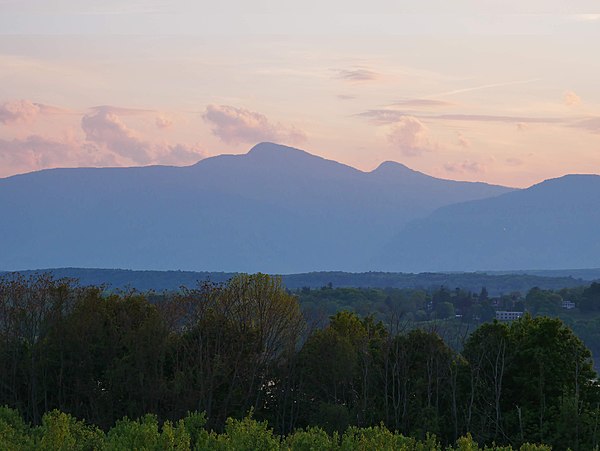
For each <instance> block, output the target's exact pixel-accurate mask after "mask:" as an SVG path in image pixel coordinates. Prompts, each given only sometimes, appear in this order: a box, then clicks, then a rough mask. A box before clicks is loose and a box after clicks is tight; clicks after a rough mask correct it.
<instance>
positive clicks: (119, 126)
mask: <svg viewBox="0 0 600 451" xmlns="http://www.w3.org/2000/svg"><path fill="white" fill-rule="evenodd" d="M81 128H82V129H83V131H84V132H85V137H86V140H88V141H91V142H93V143H96V144H100V145H104V146H106V148H108V149H109V150H111V151H112V152H115V153H116V154H119V155H122V156H125V157H127V158H129V159H131V160H132V161H134V162H136V163H141V164H148V163H150V162H151V161H152V158H151V156H150V154H149V152H148V146H147V144H146V143H145V142H143V141H142V140H141V139H140V138H139V137H138V136H137V135H136V133H135V132H134V131H133V130H131V129H129V128H128V127H127V126H126V125H125V124H124V123H123V122H122V121H121V119H120V118H119V117H118V116H117V115H116V114H114V113H112V112H111V111H109V110H104V109H99V110H96V112H95V113H93V114H88V115H86V116H84V117H83V119H81Z"/></svg>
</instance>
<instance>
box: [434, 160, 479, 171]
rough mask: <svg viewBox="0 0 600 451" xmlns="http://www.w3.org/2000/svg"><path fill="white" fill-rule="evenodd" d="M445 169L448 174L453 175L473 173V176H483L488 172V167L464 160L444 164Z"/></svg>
mask: <svg viewBox="0 0 600 451" xmlns="http://www.w3.org/2000/svg"><path fill="white" fill-rule="evenodd" d="M444 169H445V170H446V171H447V172H451V173H458V174H461V173H462V174H464V173H471V174H481V173H484V172H485V171H486V169H487V168H486V166H485V165H484V164H483V163H480V162H478V161H472V160H464V161H461V162H458V163H446V164H444Z"/></svg>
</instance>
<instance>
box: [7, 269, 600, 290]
mask: <svg viewBox="0 0 600 451" xmlns="http://www.w3.org/2000/svg"><path fill="white" fill-rule="evenodd" d="M575 271H576V272H583V273H585V274H587V275H589V276H592V278H591V279H584V278H578V277H573V276H572V273H573V270H560V271H536V272H542V273H552V276H546V275H533V274H528V271H523V272H521V271H519V272H514V273H510V272H504V273H503V274H488V273H480V272H471V273H465V272H452V273H421V274H412V273H411V274H408V273H394V272H373V271H369V272H363V273H350V272H341V271H323V272H310V273H301V274H286V275H284V276H282V282H283V284H284V285H285V287H286V288H288V289H290V290H296V289H300V288H303V287H310V288H313V289H318V288H321V287H325V286H328V285H330V284H331V285H332V286H333V287H335V288H347V287H352V288H410V289H424V290H429V289H431V290H436V289H438V288H439V287H441V286H445V287H448V288H451V289H454V288H456V287H460V288H462V289H465V290H471V291H473V292H479V291H480V290H481V287H486V289H487V291H488V293H489V294H490V295H491V296H499V295H501V294H508V293H512V292H515V291H519V292H521V293H523V294H525V293H527V292H528V291H529V290H530V289H531V288H533V287H539V288H542V289H547V290H559V289H561V288H567V287H577V286H582V285H589V283H590V281H591V280H594V279H598V278H600V269H583V270H575ZM43 272H45V273H50V274H52V276H54V277H55V278H57V279H62V278H69V279H76V280H77V281H78V283H79V284H80V285H81V286H87V285H96V286H100V285H103V286H106V287H107V288H108V289H116V290H127V289H136V290H139V291H148V290H154V291H156V292H162V291H178V290H180V289H181V287H187V288H194V287H196V286H198V284H199V283H200V284H201V283H203V282H205V281H207V280H208V281H211V282H214V283H223V282H227V281H228V280H229V279H230V278H231V277H233V276H234V275H235V273H226V272H206V271H204V272H195V271H149V270H144V271H134V270H129V269H127V270H125V269H92V268H54V269H47V270H44V271H43ZM20 273H21V275H23V276H24V277H32V276H34V277H35V275H36V274H39V273H40V271H21V272H20ZM0 277H9V278H10V277H11V275H10V273H3V272H1V271H0Z"/></svg>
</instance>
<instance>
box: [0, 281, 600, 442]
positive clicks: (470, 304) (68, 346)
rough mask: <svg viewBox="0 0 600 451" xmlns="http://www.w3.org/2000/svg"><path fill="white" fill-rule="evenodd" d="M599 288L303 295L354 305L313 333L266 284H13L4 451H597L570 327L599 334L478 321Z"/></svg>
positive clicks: (582, 355)
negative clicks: (157, 289)
mask: <svg viewBox="0 0 600 451" xmlns="http://www.w3.org/2000/svg"><path fill="white" fill-rule="evenodd" d="M595 289H596V287H593V289H592V287H590V289H589V290H588V291H587V292H586V289H580V290H571V289H569V290H561V291H560V293H556V292H551V291H546V290H542V289H533V290H531V291H530V293H529V294H528V296H527V297H526V298H525V299H523V298H522V297H521V296H520V295H518V294H515V293H511V294H509V295H505V296H502V297H498V298H490V297H489V293H488V295H487V296H486V295H485V292H484V291H483V290H482V292H481V293H477V292H475V293H474V292H471V291H467V290H463V289H460V288H456V289H453V290H449V289H447V288H444V287H441V288H438V289H436V290H434V291H432V292H426V291H423V290H398V289H368V290H360V289H337V288H333V287H331V286H326V287H324V288H323V289H322V290H309V289H307V290H302V293H301V296H312V297H313V301H314V302H315V303H317V302H320V300H323V299H330V300H332V302H338V301H339V302H340V304H339V305H345V303H350V304H352V303H353V302H354V300H358V303H356V302H354V304H353V311H337V312H335V313H334V314H332V315H331V316H330V318H329V321H328V322H327V321H323V322H322V323H321V324H322V327H316V326H315V325H316V324H319V323H318V322H316V321H314V322H311V323H310V324H311V329H310V331H307V330H306V328H305V325H306V323H305V321H304V318H303V315H302V313H301V311H300V308H299V303H298V299H297V298H296V297H295V296H293V295H292V294H290V293H289V292H286V290H285V289H284V288H283V287H282V285H281V281H280V279H278V278H272V277H270V276H267V275H264V274H256V275H246V274H241V275H238V276H236V277H234V278H233V279H231V280H230V281H229V282H228V283H226V284H222V285H215V284H210V283H207V284H204V285H201V286H199V287H198V288H196V289H193V290H182V291H181V292H180V293H178V294H164V295H155V294H140V293H135V292H124V293H112V294H107V293H106V292H105V291H104V290H102V289H100V288H94V287H88V288H80V287H77V286H75V285H72V282H69V281H55V280H52V279H51V278H49V277H48V276H42V277H39V278H37V279H36V278H32V279H24V278H22V277H18V276H15V277H14V278H12V279H2V280H0V381H1V382H2V383H0V403H5V404H7V405H8V406H10V407H11V408H15V409H16V410H11V409H10V408H8V407H7V408H3V409H2V410H0V445H1V446H0V449H3V448H6V449H32V448H38V449H148V450H152V449H169V450H186V449H197V450H208V449H239V448H242V449H278V448H280V447H282V446H283V447H284V448H285V447H288V448H297V449H311V447H317V446H321V447H323V446H324V447H326V448H327V447H329V448H330V449H337V448H339V447H343V448H344V449H369V448H373V447H375V448H382V449H386V448H389V449H404V448H405V449H438V448H440V447H441V446H445V447H448V446H450V444H455V445H454V446H456V447H458V449H479V448H478V446H483V447H484V449H486V448H485V446H488V447H490V446H492V448H488V449H494V447H496V448H497V449H503V448H502V446H508V444H513V446H521V445H523V444H526V443H528V442H533V443H548V444H551V445H553V446H554V447H555V448H557V449H566V448H567V447H569V446H571V447H574V445H576V446H577V447H578V448H579V449H593V448H594V447H595V446H597V445H598V438H597V437H598V434H597V430H598V427H597V425H598V424H599V423H600V409H599V408H598V406H599V405H600V385H599V384H598V383H597V382H595V381H596V374H595V372H594V371H593V368H592V363H591V354H590V352H589V350H588V349H587V348H586V346H585V345H584V344H583V342H582V341H581V340H580V339H579V338H577V336H575V334H574V333H573V331H572V330H571V329H570V327H567V324H569V325H571V324H572V325H573V326H574V327H575V328H579V329H578V330H580V331H582V333H583V337H584V338H586V339H592V340H593V339H595V338H596V336H597V335H598V331H597V329H598V324H597V321H596V320H594V318H593V317H592V318H581V317H578V316H577V315H578V312H572V313H570V312H569V314H568V315H567V316H566V318H567V319H568V321H569V322H568V323H566V322H562V321H561V320H559V319H556V318H554V319H552V318H547V317H532V316H531V315H529V314H526V315H525V316H524V317H523V318H522V319H520V320H518V321H514V322H511V323H500V322H492V323H487V324H483V325H481V326H480V327H478V328H475V329H474V326H473V325H472V323H470V322H469V320H468V319H467V317H469V316H470V317H471V318H475V317H477V316H481V317H483V316H484V315H487V314H489V313H490V311H491V312H493V307H492V304H493V306H495V307H497V308H502V309H513V308H515V307H516V306H518V305H519V303H524V304H526V305H527V306H528V307H529V308H530V309H531V310H536V311H538V312H541V311H549V310H551V309H552V308H556V307H557V305H558V302H559V300H560V299H561V298H563V297H564V298H566V299H574V300H576V301H578V300H581V299H583V298H584V297H586V296H587V297H589V296H590V293H592V294H593V292H594V290H595ZM315 293H319V295H318V296H316V295H315ZM486 297H487V299H486ZM313 301H311V302H313ZM578 302H579V301H578ZM453 309H454V311H455V312H456V313H459V312H460V315H462V318H454V317H453V314H452V311H453ZM363 310H364V311H365V312H367V311H368V312H369V314H368V315H362V316H361V315H360V314H359V313H358V312H360V311H363ZM575 310H576V309H575ZM444 312H445V313H444ZM408 314H411V317H412V318H416V317H419V316H422V317H423V319H424V320H427V321H425V322H423V323H421V324H420V326H421V327H420V328H417V327H416V325H415V323H407V322H406V318H407V316H408ZM441 316H450V318H448V319H439V317H441ZM473 329H474V331H473ZM463 343H464V347H463V346H461V345H462V344H463ZM57 408H60V409H62V412H61V411H57V410H52V409H57ZM249 410H252V412H253V415H255V417H256V419H254V418H253V417H252V416H246V417H244V415H245V414H246V412H248V411H249ZM190 411H191V412H195V413H190ZM198 411H201V412H204V413H197V412H198ZM17 412H19V414H17ZM44 412H46V413H44ZM64 412H68V413H64ZM147 412H153V413H155V415H146V414H147ZM21 415H22V417H21ZM22 418H23V419H24V420H25V421H23V419H22ZM75 418H78V419H77V420H76V419H75ZM118 418H124V419H121V420H118V421H117V419H118ZM127 418H138V419H137V420H128V419H127ZM79 419H82V420H79ZM159 419H160V421H159ZM115 421H116V424H115ZM27 422H29V423H31V424H33V425H34V427H30V426H29V425H28V424H27ZM86 424H95V425H98V426H99V427H100V428H101V430H103V431H107V435H106V436H104V433H103V432H101V430H99V429H97V428H96V427H92V426H87V425H86ZM271 428H272V429H271ZM392 430H394V431H397V432H395V433H392V432H391V431H392ZM295 431H296V432H295ZM468 433H470V434H472V438H471V436H470V435H465V434H468ZM432 434H435V437H434V436H433V435H432ZM286 436H287V438H282V439H280V437H286ZM461 436H463V437H461ZM476 442H477V443H478V444H479V445H478V444H476ZM494 443H496V444H498V445H495V444H494ZM527 446H528V445H527ZM403 447H404V448H403ZM427 447H429V448H427ZM498 447H499V448H498ZM447 449H450V448H447Z"/></svg>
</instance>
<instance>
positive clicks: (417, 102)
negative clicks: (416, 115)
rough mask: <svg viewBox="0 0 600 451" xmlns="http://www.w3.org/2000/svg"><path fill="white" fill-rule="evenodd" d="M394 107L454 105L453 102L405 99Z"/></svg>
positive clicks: (395, 103)
mask: <svg viewBox="0 0 600 451" xmlns="http://www.w3.org/2000/svg"><path fill="white" fill-rule="evenodd" d="M393 105H398V106H412V107H445V106H452V105H454V104H453V103H451V102H446V101H445V100H436V99H404V100H398V101H397V102H394V103H393Z"/></svg>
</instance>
